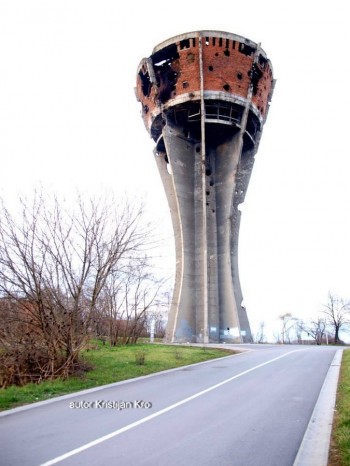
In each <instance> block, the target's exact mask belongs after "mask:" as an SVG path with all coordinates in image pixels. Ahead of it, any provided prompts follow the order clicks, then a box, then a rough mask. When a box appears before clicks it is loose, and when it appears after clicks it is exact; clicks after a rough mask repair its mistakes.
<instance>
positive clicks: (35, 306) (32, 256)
mask: <svg viewBox="0 0 350 466" xmlns="http://www.w3.org/2000/svg"><path fill="white" fill-rule="evenodd" d="M21 206H22V213H21V216H20V217H19V218H17V217H15V216H13V215H11V214H10V212H9V210H8V209H7V208H6V206H5V205H4V203H3V202H2V203H1V206H0V209H1V211H0V293H1V298H2V299H3V300H5V302H6V305H5V306H2V311H1V312H2V316H3V317H4V320H3V324H2V327H1V329H2V331H0V345H1V347H2V348H3V349H5V352H2V353H1V356H2V358H4V357H5V355H7V356H8V361H10V360H11V357H12V356H11V354H10V353H11V351H12V353H13V352H14V348H15V349H16V350H15V352H16V354H17V356H16V357H17V359H22V363H21V364H22V365H23V370H22V371H24V372H28V370H27V369H25V366H26V361H27V359H26V356H25V354H29V355H30V357H31V358H32V359H31V360H33V361H32V364H31V367H30V370H31V371H32V373H28V374H27V376H28V377H27V378H29V379H35V380H40V379H41V378H47V377H55V376H57V375H61V376H67V375H68V374H69V373H71V372H72V370H74V367H75V365H76V364H77V362H78V356H79V353H80V351H81V349H82V348H83V347H84V345H85V344H86V342H87V340H88V338H89V336H90V332H91V328H92V326H93V319H94V317H95V315H96V312H95V311H96V308H97V303H98V301H99V298H100V296H101V293H102V290H103V289H104V288H105V286H106V284H107V281H108V279H109V278H110V277H111V276H113V275H115V273H116V271H117V270H121V269H123V268H125V263H129V262H130V258H131V257H133V256H136V255H137V254H141V253H142V254H144V252H143V250H144V248H145V246H146V243H147V241H148V235H149V230H148V229H147V228H146V227H144V226H142V222H141V218H142V213H143V209H142V206H140V207H138V208H135V207H133V206H131V205H130V203H128V202H125V203H123V205H119V206H116V205H113V204H112V203H109V202H107V201H106V200H89V201H88V202H84V201H83V199H82V198H81V197H78V200H77V203H76V204H75V207H74V208H73V209H72V208H68V207H65V206H64V204H63V203H62V202H60V201H59V200H58V199H57V198H54V199H52V200H50V199H49V200H48V199H47V198H45V197H44V195H43V194H36V195H35V197H34V199H33V201H29V202H28V201H26V200H23V199H22V200H21ZM9 322H11V323H12V326H13V332H12V333H11V335H10V334H9V333H6V331H4V329H5V328H6V326H7V327H8V325H9ZM23 332H24V333H23ZM10 340H11V341H10ZM10 356H11V357H10ZM34 356H35V357H34ZM33 358H34V359H33ZM12 359H13V358H12ZM11 370H12V369H11ZM11 370H10V372H11Z"/></svg>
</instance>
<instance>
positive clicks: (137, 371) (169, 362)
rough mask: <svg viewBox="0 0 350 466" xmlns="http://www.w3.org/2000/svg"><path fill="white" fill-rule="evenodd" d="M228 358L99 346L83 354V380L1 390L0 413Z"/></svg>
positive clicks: (184, 349) (200, 351)
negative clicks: (73, 393) (42, 401)
mask: <svg viewBox="0 0 350 466" xmlns="http://www.w3.org/2000/svg"><path fill="white" fill-rule="evenodd" d="M228 354H232V351H229V350H221V349H214V348H199V347H190V346H169V345H158V344H156V345H151V344H137V345H132V346H118V347H114V348H111V347H109V346H108V345H105V346H103V345H101V344H99V345H96V348H95V349H90V350H88V351H84V352H83V353H82V358H83V359H84V360H85V361H86V362H87V363H88V364H89V365H91V366H93V369H92V370H90V371H88V372H85V373H84V374H83V375H82V376H81V377H71V378H69V379H68V380H60V379H58V380H53V381H46V382H42V383H40V384H34V383H30V384H27V385H25V386H23V387H17V386H14V385H13V386H10V387H8V388H5V389H0V410H4V409H9V408H14V407H16V406H20V405H23V404H27V403H34V402H36V401H41V400H47V399H49V398H53V397H55V396H59V395H64V394H67V393H72V392H75V391H78V390H84V389H86V388H92V387H98V386H100V385H105V384H109V383H113V382H119V381H121V380H126V379H131V378H134V377H139V376H142V375H147V374H152V373H154V372H159V371H163V370H166V369H172V368H175V367H180V366H185V365H188V364H194V363H197V362H201V361H207V360H209V359H213V358H218V357H222V356H227V355H228ZM140 356H141V357H140ZM142 359H144V363H142ZM140 360H141V363H140Z"/></svg>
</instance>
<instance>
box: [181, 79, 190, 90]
mask: <svg viewBox="0 0 350 466" xmlns="http://www.w3.org/2000/svg"><path fill="white" fill-rule="evenodd" d="M188 86H189V84H188V81H184V82H183V83H182V87H183V88H184V89H187V88H188Z"/></svg>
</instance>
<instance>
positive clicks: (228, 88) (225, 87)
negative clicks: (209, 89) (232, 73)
mask: <svg viewBox="0 0 350 466" xmlns="http://www.w3.org/2000/svg"><path fill="white" fill-rule="evenodd" d="M222 88H223V89H224V90H225V91H226V92H229V91H230V90H231V88H230V86H229V85H228V84H227V83H226V84H224V85H223V86H222Z"/></svg>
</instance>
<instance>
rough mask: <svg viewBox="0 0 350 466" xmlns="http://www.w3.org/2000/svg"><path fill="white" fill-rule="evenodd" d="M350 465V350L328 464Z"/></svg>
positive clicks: (342, 372)
mask: <svg viewBox="0 0 350 466" xmlns="http://www.w3.org/2000/svg"><path fill="white" fill-rule="evenodd" d="M349 465H350V350H345V351H344V352H343V358H342V364H341V368H340V375H339V383H338V391H337V403H336V411H335V413H334V423H333V431H332V438H331V446H330V455H329V462H328V466H349Z"/></svg>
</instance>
